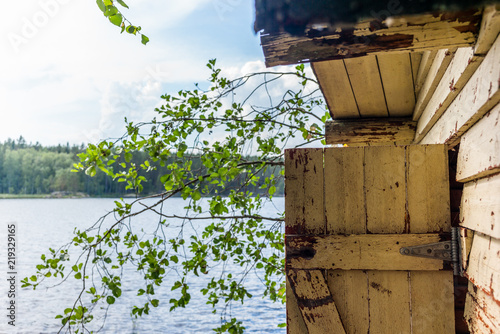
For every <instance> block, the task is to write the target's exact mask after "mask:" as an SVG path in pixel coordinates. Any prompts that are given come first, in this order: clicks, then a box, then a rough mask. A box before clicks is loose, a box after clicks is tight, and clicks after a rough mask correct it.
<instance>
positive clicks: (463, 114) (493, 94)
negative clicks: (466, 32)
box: [420, 38, 500, 146]
mask: <svg viewBox="0 0 500 334" xmlns="http://www.w3.org/2000/svg"><path fill="white" fill-rule="evenodd" d="M498 59H500V38H497V40H496V42H495V44H494V45H493V46H492V48H491V49H490V51H489V52H488V54H487V55H486V57H485V58H484V60H483V62H482V63H481V65H479V67H478V69H477V70H476V72H475V73H474V74H473V75H472V77H471V78H470V80H469V82H467V84H466V85H465V87H464V88H463V89H462V91H461V92H460V94H458V96H457V97H456V98H455V99H454V100H453V102H452V103H451V104H450V106H449V107H448V109H447V110H446V111H445V112H444V114H443V115H442V116H441V117H440V118H439V120H438V121H437V122H436V124H434V126H433V127H432V128H431V129H430V130H429V132H428V133H427V135H426V136H425V137H424V138H423V139H422V141H421V142H420V143H421V144H441V143H447V144H449V145H452V146H454V145H455V144H457V143H458V142H459V140H460V136H461V135H462V134H463V133H464V132H465V131H467V129H469V128H470V127H471V126H472V125H474V123H475V122H476V121H478V120H479V119H481V117H482V116H483V115H484V114H486V113H487V112H488V111H489V110H491V109H492V108H493V107H494V106H495V105H496V104H497V103H498V101H500V84H499V83H500V62H499V61H498Z"/></svg>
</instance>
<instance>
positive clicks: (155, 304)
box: [151, 299, 160, 307]
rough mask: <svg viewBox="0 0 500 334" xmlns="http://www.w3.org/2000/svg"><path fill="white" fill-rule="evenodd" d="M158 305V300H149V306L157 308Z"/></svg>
mask: <svg viewBox="0 0 500 334" xmlns="http://www.w3.org/2000/svg"><path fill="white" fill-rule="evenodd" d="M158 304H160V301H159V300H158V299H153V300H151V305H153V306H154V307H158Z"/></svg>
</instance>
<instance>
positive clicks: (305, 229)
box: [285, 148, 325, 234]
mask: <svg viewBox="0 0 500 334" xmlns="http://www.w3.org/2000/svg"><path fill="white" fill-rule="evenodd" d="M285 180H286V182H287V188H286V189H285V190H286V195H285V196H286V200H285V212H286V215H285V227H286V233H287V234H323V233H324V230H325V223H324V222H325V218H324V203H323V149H311V148H309V149H290V150H286V151H285Z"/></svg>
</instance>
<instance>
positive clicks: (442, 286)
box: [406, 145, 455, 334]
mask: <svg viewBox="0 0 500 334" xmlns="http://www.w3.org/2000/svg"><path fill="white" fill-rule="evenodd" d="M406 168H407V171H406V173H407V196H408V199H407V205H408V228H407V230H408V231H409V232H410V231H411V233H430V232H449V231H450V230H451V218H450V193H449V191H450V190H449V189H450V187H449V176H448V149H447V147H446V145H411V146H407V147H406ZM431 198H438V199H439V200H430V199H431ZM410 289H411V315H412V333H449V334H451V333H455V325H454V321H453V319H454V317H455V314H454V296H453V273H452V272H450V271H448V272H445V271H441V272H437V273H434V272H433V273H426V272H423V271H411V272H410ZM436 314H439V316H436Z"/></svg>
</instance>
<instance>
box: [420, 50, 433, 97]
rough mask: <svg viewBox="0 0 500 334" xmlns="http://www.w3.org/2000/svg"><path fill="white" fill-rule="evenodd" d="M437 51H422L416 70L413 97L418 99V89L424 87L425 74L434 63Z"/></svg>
mask: <svg viewBox="0 0 500 334" xmlns="http://www.w3.org/2000/svg"><path fill="white" fill-rule="evenodd" d="M436 55H437V50H432V51H424V52H423V54H422V60H421V61H420V66H419V68H418V73H417V78H416V81H415V96H417V97H418V95H419V92H420V89H422V86H423V85H424V82H425V79H426V78H427V74H428V73H429V70H430V68H431V65H432V64H433V63H434V58H436Z"/></svg>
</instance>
